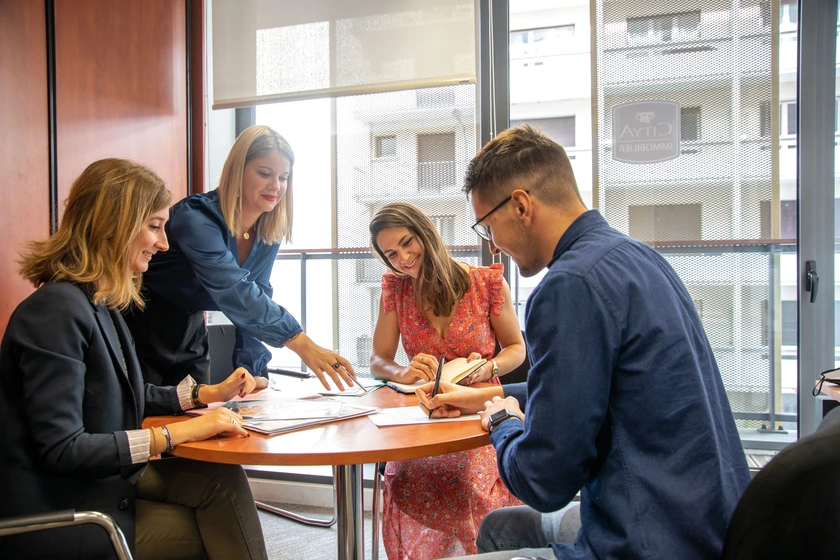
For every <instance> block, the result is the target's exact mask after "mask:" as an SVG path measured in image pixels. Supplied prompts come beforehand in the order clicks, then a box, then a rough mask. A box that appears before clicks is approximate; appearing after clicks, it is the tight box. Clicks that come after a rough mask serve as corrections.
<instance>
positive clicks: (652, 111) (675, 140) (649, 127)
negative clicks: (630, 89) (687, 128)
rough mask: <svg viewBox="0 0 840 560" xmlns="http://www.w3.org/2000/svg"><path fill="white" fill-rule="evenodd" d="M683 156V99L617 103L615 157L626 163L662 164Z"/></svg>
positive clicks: (613, 153)
mask: <svg viewBox="0 0 840 560" xmlns="http://www.w3.org/2000/svg"><path fill="white" fill-rule="evenodd" d="M679 155H680V104H679V102H677V101H632V102H630V103H621V104H619V105H613V108H612V158H613V159H614V160H616V161H621V162H624V163H659V162H662V161H668V160H671V159H674V158H677V157H679Z"/></svg>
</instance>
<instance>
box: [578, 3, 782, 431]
mask: <svg viewBox="0 0 840 560" xmlns="http://www.w3.org/2000/svg"><path fill="white" fill-rule="evenodd" d="M734 6H735V9H733V3H732V2H730V1H720V0H711V1H709V2H702V3H700V2H696V1H687V0H677V1H669V2H663V1H657V2H644V3H643V2H628V1H599V2H598V3H597V9H596V14H597V15H596V22H595V23H596V25H594V26H593V31H594V32H596V34H597V37H596V45H597V46H596V52H595V61H596V68H597V70H596V71H597V86H598V87H597V100H593V101H595V102H596V103H597V130H598V133H597V140H598V141H597V143H596V144H597V145H596V147H595V150H596V151H597V166H596V174H597V177H598V196H597V204H598V206H599V208H600V210H601V212H602V213H603V215H604V216H605V217H606V219H607V220H608V221H609V223H610V224H611V225H612V226H613V227H616V228H617V229H619V230H621V231H623V232H625V233H628V234H630V235H631V236H634V237H636V238H638V239H641V240H642V241H646V242H652V243H653V244H654V245H655V246H657V248H659V249H660V250H661V251H662V252H663V253H664V254H665V256H666V258H667V259H668V260H669V262H671V264H672V265H673V266H674V268H675V269H676V270H677V272H678V273H679V274H680V276H681V278H682V279H683V281H684V282H685V284H686V285H687V287H688V290H689V292H690V293H691V296H692V298H693V299H694V300H695V304H696V306H697V308H698V311H699V312H700V315H701V318H702V320H703V324H704V327H705V329H706V332H707V334H708V337H709V340H710V341H711V343H712V346H713V348H714V352H715V356H716V358H717V361H718V365H719V366H720V369H721V373H722V375H723V379H724V383H725V385H726V389H727V393H728V395H729V398H730V403H731V405H732V408H733V411H734V412H735V413H736V417H738V416H739V413H743V414H740V416H741V420H739V424H740V425H742V426H754V425H756V424H757V421H756V420H755V419H754V418H752V419H750V418H746V417H748V416H750V415H751V414H752V413H766V412H767V411H768V407H769V397H770V394H769V393H770V391H771V388H772V387H773V385H774V383H771V379H772V377H771V375H776V376H778V375H779V374H778V372H775V373H772V374H771V372H772V371H773V366H774V364H773V363H772V352H771V350H772V348H771V344H772V339H773V335H772V329H773V325H772V324H770V323H769V322H768V321H769V318H770V317H772V313H773V311H774V309H773V306H774V305H778V302H775V303H774V301H773V299H774V298H773V297H772V295H771V293H772V290H771V289H770V288H771V286H770V282H771V276H770V271H771V268H770V267H769V266H768V263H769V262H770V261H769V260H768V251H769V250H770V249H769V247H768V245H765V244H762V242H761V241H759V240H761V239H762V238H768V237H770V235H771V230H772V228H771V222H770V220H771V213H770V212H769V209H770V203H771V201H773V181H772V175H771V170H772V166H771V163H772V161H771V158H772V157H773V150H771V146H772V144H771V141H770V126H769V119H770V116H771V114H770V111H769V107H770V101H771V93H772V87H771V84H772V80H773V79H778V75H777V73H774V72H773V70H772V68H771V43H772V41H773V38H772V37H771V25H770V23H771V22H770V4H769V3H766V2H759V1H757V0H755V1H743V2H740V4H734ZM775 40H776V41H778V38H776V39H775ZM774 76H775V78H774ZM647 100H665V101H676V102H679V104H680V106H681V110H680V115H679V117H678V118H679V125H680V129H681V134H680V138H679V155H678V157H676V158H675V159H672V160H670V161H663V162H658V163H647V164H632V163H624V162H621V161H616V160H615V159H614V155H615V154H613V145H612V143H613V122H612V119H613V108H614V107H615V106H616V105H621V104H624V103H629V102H634V101H647ZM639 118H640V119H642V120H643V119H644V118H646V117H644V116H642V117H639ZM617 124H619V125H621V124H622V123H617ZM777 198H778V197H777ZM710 242H713V243H710ZM680 246H705V247H704V249H703V250H702V251H700V250H695V249H689V250H685V251H681V250H680V249H679V247H680ZM735 246H738V248H737V249H734V247H735ZM750 247H752V248H750ZM735 251H737V252H735ZM775 312H776V313H781V310H780V309H779V310H775Z"/></svg>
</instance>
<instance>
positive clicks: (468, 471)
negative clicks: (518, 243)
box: [382, 263, 521, 560]
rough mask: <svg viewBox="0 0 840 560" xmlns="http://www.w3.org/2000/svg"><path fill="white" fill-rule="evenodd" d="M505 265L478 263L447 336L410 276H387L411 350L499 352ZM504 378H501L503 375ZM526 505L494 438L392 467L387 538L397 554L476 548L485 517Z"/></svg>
mask: <svg viewBox="0 0 840 560" xmlns="http://www.w3.org/2000/svg"><path fill="white" fill-rule="evenodd" d="M502 271H503V265H502V264H500V263H498V264H493V265H491V266H490V267H489V268H477V267H470V287H469V290H467V293H466V294H464V297H463V298H462V299H461V301H460V302H459V303H458V306H457V307H456V309H455V315H454V316H453V317H452V323H451V325H450V326H449V329H448V330H447V331H446V338H445V339H441V336H440V334H439V333H438V332H437V330H435V328H434V327H433V326H432V325H431V323H430V322H429V320H428V319H427V318H426V316H425V315H424V314H423V313H422V312H421V311H420V309H419V308H418V307H417V304H416V303H415V301H414V289H413V287H412V285H411V279H410V278H400V277H398V276H396V275H394V274H392V273H391V272H387V273H386V274H385V275H384V276H383V277H382V300H383V303H384V309H385V312H390V311H393V310H396V311H397V320H398V322H399V328H400V337H401V338H402V344H403V348H404V349H405V352H406V354H407V355H408V356H409V357H413V356H415V355H417V354H419V353H424V354H431V355H433V356H439V355H440V354H446V358H447V359H454V358H458V357H466V356H469V355H470V353H472V352H479V353H480V354H481V356H482V357H483V358H491V357H492V356H493V353H494V351H495V346H496V336H495V333H494V332H493V329H492V327H491V326H490V313H493V315H495V316H497V317H498V316H499V314H500V313H501V312H502V306H503V304H504V297H503V296H502ZM496 382H497V383H498V380H496ZM512 505H521V502H520V501H519V500H518V499H516V498H515V497H513V495H512V494H511V493H510V492H509V491H508V490H507V488H506V487H505V485H504V483H503V482H502V480H501V479H500V478H499V472H498V470H497V468H496V451H495V450H494V449H493V446H491V445H488V446H485V447H481V448H479V449H472V450H469V451H459V452H457V453H449V454H446V455H439V456H437V457H427V458H424V459H413V460H408V461H389V462H388V464H387V467H386V469H385V490H384V507H383V520H382V538H383V541H384V543H385V551H386V552H387V554H388V558H389V560H404V559H410V560H423V559H433V558H447V557H450V556H461V555H465V554H475V553H476V552H477V550H476V546H475V538H476V536H477V535H478V527H479V525H480V524H481V520H482V519H484V517H485V516H486V515H487V514H488V513H489V512H491V511H492V510H494V509H498V508H500V507H505V506H512Z"/></svg>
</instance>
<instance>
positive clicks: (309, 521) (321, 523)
mask: <svg viewBox="0 0 840 560" xmlns="http://www.w3.org/2000/svg"><path fill="white" fill-rule="evenodd" d="M332 489H333V516H332V519H315V518H314V517H306V516H303V515H300V514H299V513H294V512H292V511H289V510H286V509H281V508H279V507H274V506H271V505H268V504H266V503H264V502H258V501H257V500H254V504H255V505H256V506H257V508H258V509H262V510H265V511H269V512H271V513H275V514H277V515H279V516H281V517H285V518H286V519H291V520H292V521H297V522H298V523H303V524H304V525H312V526H315V527H332V526H333V525H335V499H336V496H335V467H333V483H332Z"/></svg>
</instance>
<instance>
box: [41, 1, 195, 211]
mask: <svg viewBox="0 0 840 560" xmlns="http://www.w3.org/2000/svg"><path fill="white" fill-rule="evenodd" d="M186 21H187V14H186V0H85V1H84V2H77V1H75V0H55V36H56V37H55V50H56V128H57V135H58V143H57V150H56V151H57V158H58V170H57V174H58V199H59V212H61V211H62V210H63V201H64V200H65V199H66V197H67V193H68V192H69V190H70V186H71V185H72V182H73V180H74V179H75V178H76V177H77V176H78V175H79V174H80V173H81V172H82V170H84V168H85V167H86V166H87V165H88V164H90V163H91V162H92V161H95V160H97V159H100V158H103V157H123V158H129V159H133V160H136V161H139V162H141V163H143V164H146V165H148V166H150V167H151V168H152V169H154V170H155V171H157V172H158V174H159V175H160V176H161V177H162V178H163V179H164V181H166V183H167V185H169V188H170V190H172V193H173V195H174V199H175V200H178V199H180V198H182V197H184V196H185V195H186V194H187V166H188V161H187V127H188V117H187V48H186Z"/></svg>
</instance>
